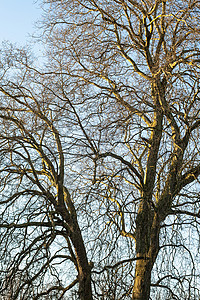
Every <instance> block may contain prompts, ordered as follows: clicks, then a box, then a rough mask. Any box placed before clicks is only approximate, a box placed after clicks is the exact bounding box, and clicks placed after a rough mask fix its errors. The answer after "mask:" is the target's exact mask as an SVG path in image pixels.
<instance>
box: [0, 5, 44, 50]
mask: <svg viewBox="0 0 200 300" xmlns="http://www.w3.org/2000/svg"><path fill="white" fill-rule="evenodd" d="M34 2H35V1H33V0H0V43H2V42H3V41H9V42H11V43H16V44H17V45H19V46H23V45H25V44H26V43H27V42H28V41H29V40H30V35H31V34H33V33H34V31H35V25H34V23H35V22H37V20H39V19H40V17H41V10H40V9H39V5H38V4H35V3H34Z"/></svg>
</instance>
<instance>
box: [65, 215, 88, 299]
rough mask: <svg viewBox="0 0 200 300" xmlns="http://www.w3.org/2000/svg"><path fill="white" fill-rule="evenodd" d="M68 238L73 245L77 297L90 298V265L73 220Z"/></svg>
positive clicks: (79, 232)
mask: <svg viewBox="0 0 200 300" xmlns="http://www.w3.org/2000/svg"><path fill="white" fill-rule="evenodd" d="M72 227H73V229H72V233H71V235H70V239H71V241H72V244H73V246H74V250H75V255H76V261H77V269H78V281H79V290H78V294H79V299H80V300H92V287H91V266H90V265H89V262H88V259H87V254H86V249H85V245H84V242H83V238H82V235H81V231H80V229H79V226H78V224H77V223H76V222H75V221H73V226H72Z"/></svg>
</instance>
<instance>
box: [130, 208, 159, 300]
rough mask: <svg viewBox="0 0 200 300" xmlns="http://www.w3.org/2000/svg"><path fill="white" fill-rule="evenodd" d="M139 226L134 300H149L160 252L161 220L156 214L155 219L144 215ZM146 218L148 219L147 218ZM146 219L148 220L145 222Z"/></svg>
mask: <svg viewBox="0 0 200 300" xmlns="http://www.w3.org/2000/svg"><path fill="white" fill-rule="evenodd" d="M143 216H144V219H143V220H142V218H140V222H141V223H140V224H137V226H138V228H137V230H136V231H137V233H138V234H137V238H138V239H137V240H136V252H137V257H142V259H139V260H137V263H136V267H135V280H134V286H133V293H132V300H148V299H149V298H150V287H151V272H152V269H153V266H154V263H155V261H156V257H157V255H158V251H159V232H160V220H159V217H158V215H157V214H156V213H154V216H153V217H150V216H148V214H144V215H143ZM145 217H146V218H145ZM145 219H146V220H145Z"/></svg>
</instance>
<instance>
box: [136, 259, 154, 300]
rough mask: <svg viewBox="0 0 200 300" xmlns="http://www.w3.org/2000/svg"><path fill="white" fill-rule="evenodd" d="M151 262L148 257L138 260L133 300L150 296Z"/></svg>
mask: <svg viewBox="0 0 200 300" xmlns="http://www.w3.org/2000/svg"><path fill="white" fill-rule="evenodd" d="M151 270H152V263H151V262H150V261H149V259H148V258H147V259H142V260H138V261H137V263H136V269H135V282H134V287H133V293H132V299H133V300H148V299H149V297H150V286H151Z"/></svg>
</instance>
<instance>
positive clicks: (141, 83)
mask: <svg viewBox="0 0 200 300" xmlns="http://www.w3.org/2000/svg"><path fill="white" fill-rule="evenodd" d="M43 2H44V3H46V4H47V5H46V7H47V12H48V14H47V16H46V23H45V25H44V26H45V33H46V37H47V40H46V41H47V42H48V43H49V45H50V46H51V50H50V55H51V57H52V58H53V57H55V58H56V60H57V62H56V65H57V74H62V76H63V77H65V78H71V80H72V82H74V83H75V82H76V83H77V85H78V86H79V91H80V92H79V95H81V97H82V101H83V103H84V105H85V110H84V113H85V117H84V118H87V119H88V126H87V128H88V130H89V131H90V134H88V136H89V140H90V141H91V143H93V145H94V147H91V152H92V153H89V154H88V157H89V156H91V157H92V158H93V161H94V178H93V180H94V182H95V183H96V186H95V187H96V188H97V190H99V198H101V197H105V199H106V200H105V202H104V205H105V207H106V209H107V214H108V215H109V217H110V219H111V222H112V224H113V226H114V227H115V230H118V232H120V234H121V235H122V236H124V237H125V239H127V238H129V239H133V240H134V241H135V246H136V248H135V249H136V250H135V251H136V256H137V257H138V258H139V257H140V258H141V257H142V259H138V260H137V262H136V265H135V275H134V285H133V291H132V299H149V297H150V287H151V286H152V291H155V290H160V289H163V290H164V292H163V293H165V294H162V293H160V292H158V293H159V295H165V297H166V298H167V297H174V298H177V299H180V298H181V299H189V298H194V299H195V297H198V296H199V291H198V290H196V289H195V280H196V279H197V278H198V274H196V275H195V269H196V267H195V258H196V255H197V253H198V243H196V242H195V240H193V241H191V242H189V240H188V239H189V237H188V236H187V232H188V228H190V229H189V230H191V232H193V231H194V232H193V234H192V235H193V237H194V239H197V240H198V237H199V232H198V220H199V192H198V188H199V185H198V177H199V172H200V165H199V145H198V139H199V124H200V119H199V62H200V52H199V37H200V35H199V33H200V28H199V8H200V4H199V1H132V0H127V1H122V0H110V1H103V2H102V1H98V0H88V1H81V2H79V1H62V2H61V1H43ZM48 7H49V10H48ZM77 93H78V92H77ZM91 99H94V100H93V101H92V100H91ZM87 105H88V112H86V109H87ZM94 106H95V108H94ZM95 113H96V115H98V117H97V116H96V115H95ZM88 114H89V116H86V115H88ZM89 125H90V126H89ZM89 127H90V128H89ZM92 128H93V129H92ZM96 193H97V192H96ZM171 227H173V228H176V230H173V231H171ZM175 232H177V234H175ZM174 236H176V238H173V237H174ZM181 236H182V237H181ZM194 245H196V246H197V247H194ZM194 249H195V250H194ZM195 251H196V252H195ZM183 252H186V253H187V254H186V257H188V258H189V261H190V262H189V265H187V270H188V272H186V270H184V268H182V267H181V266H179V259H180V257H181V258H182V259H183V257H184V255H183ZM164 253H165V254H167V256H168V257H171V258H172V257H175V258H173V261H172V262H170V261H168V263H167V261H165V260H163V259H162V254H164ZM174 253H176V255H175V254H174ZM133 254H134V251H133ZM160 255H161V256H160ZM188 258H187V259H188ZM187 259H186V260H187ZM156 260H157V263H158V265H159V264H160V267H161V266H163V268H166V271H164V270H162V271H160V274H159V271H158V272H157V275H156V267H155V262H156ZM186 260H185V261H186ZM170 264H171V265H170ZM175 265H176V267H175ZM153 268H154V270H153ZM175 269H176V270H177V269H179V270H180V274H179V272H178V271H177V272H176V271H175ZM152 270H153V271H152ZM157 270H159V269H157ZM189 270H190V271H189ZM152 272H153V274H154V276H153V277H154V278H155V279H154V280H153V281H151V275H152ZM161 274H163V276H161ZM195 276H196V277H195ZM156 278H157V279H156ZM189 278H190V279H189ZM173 282H175V284H173ZM188 285H189V288H188ZM176 286H178V289H179V291H178V289H176ZM187 289H188V292H186V290H187ZM165 291H166V292H165ZM167 295H169V296H167ZM158 297H160V296H158Z"/></svg>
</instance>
